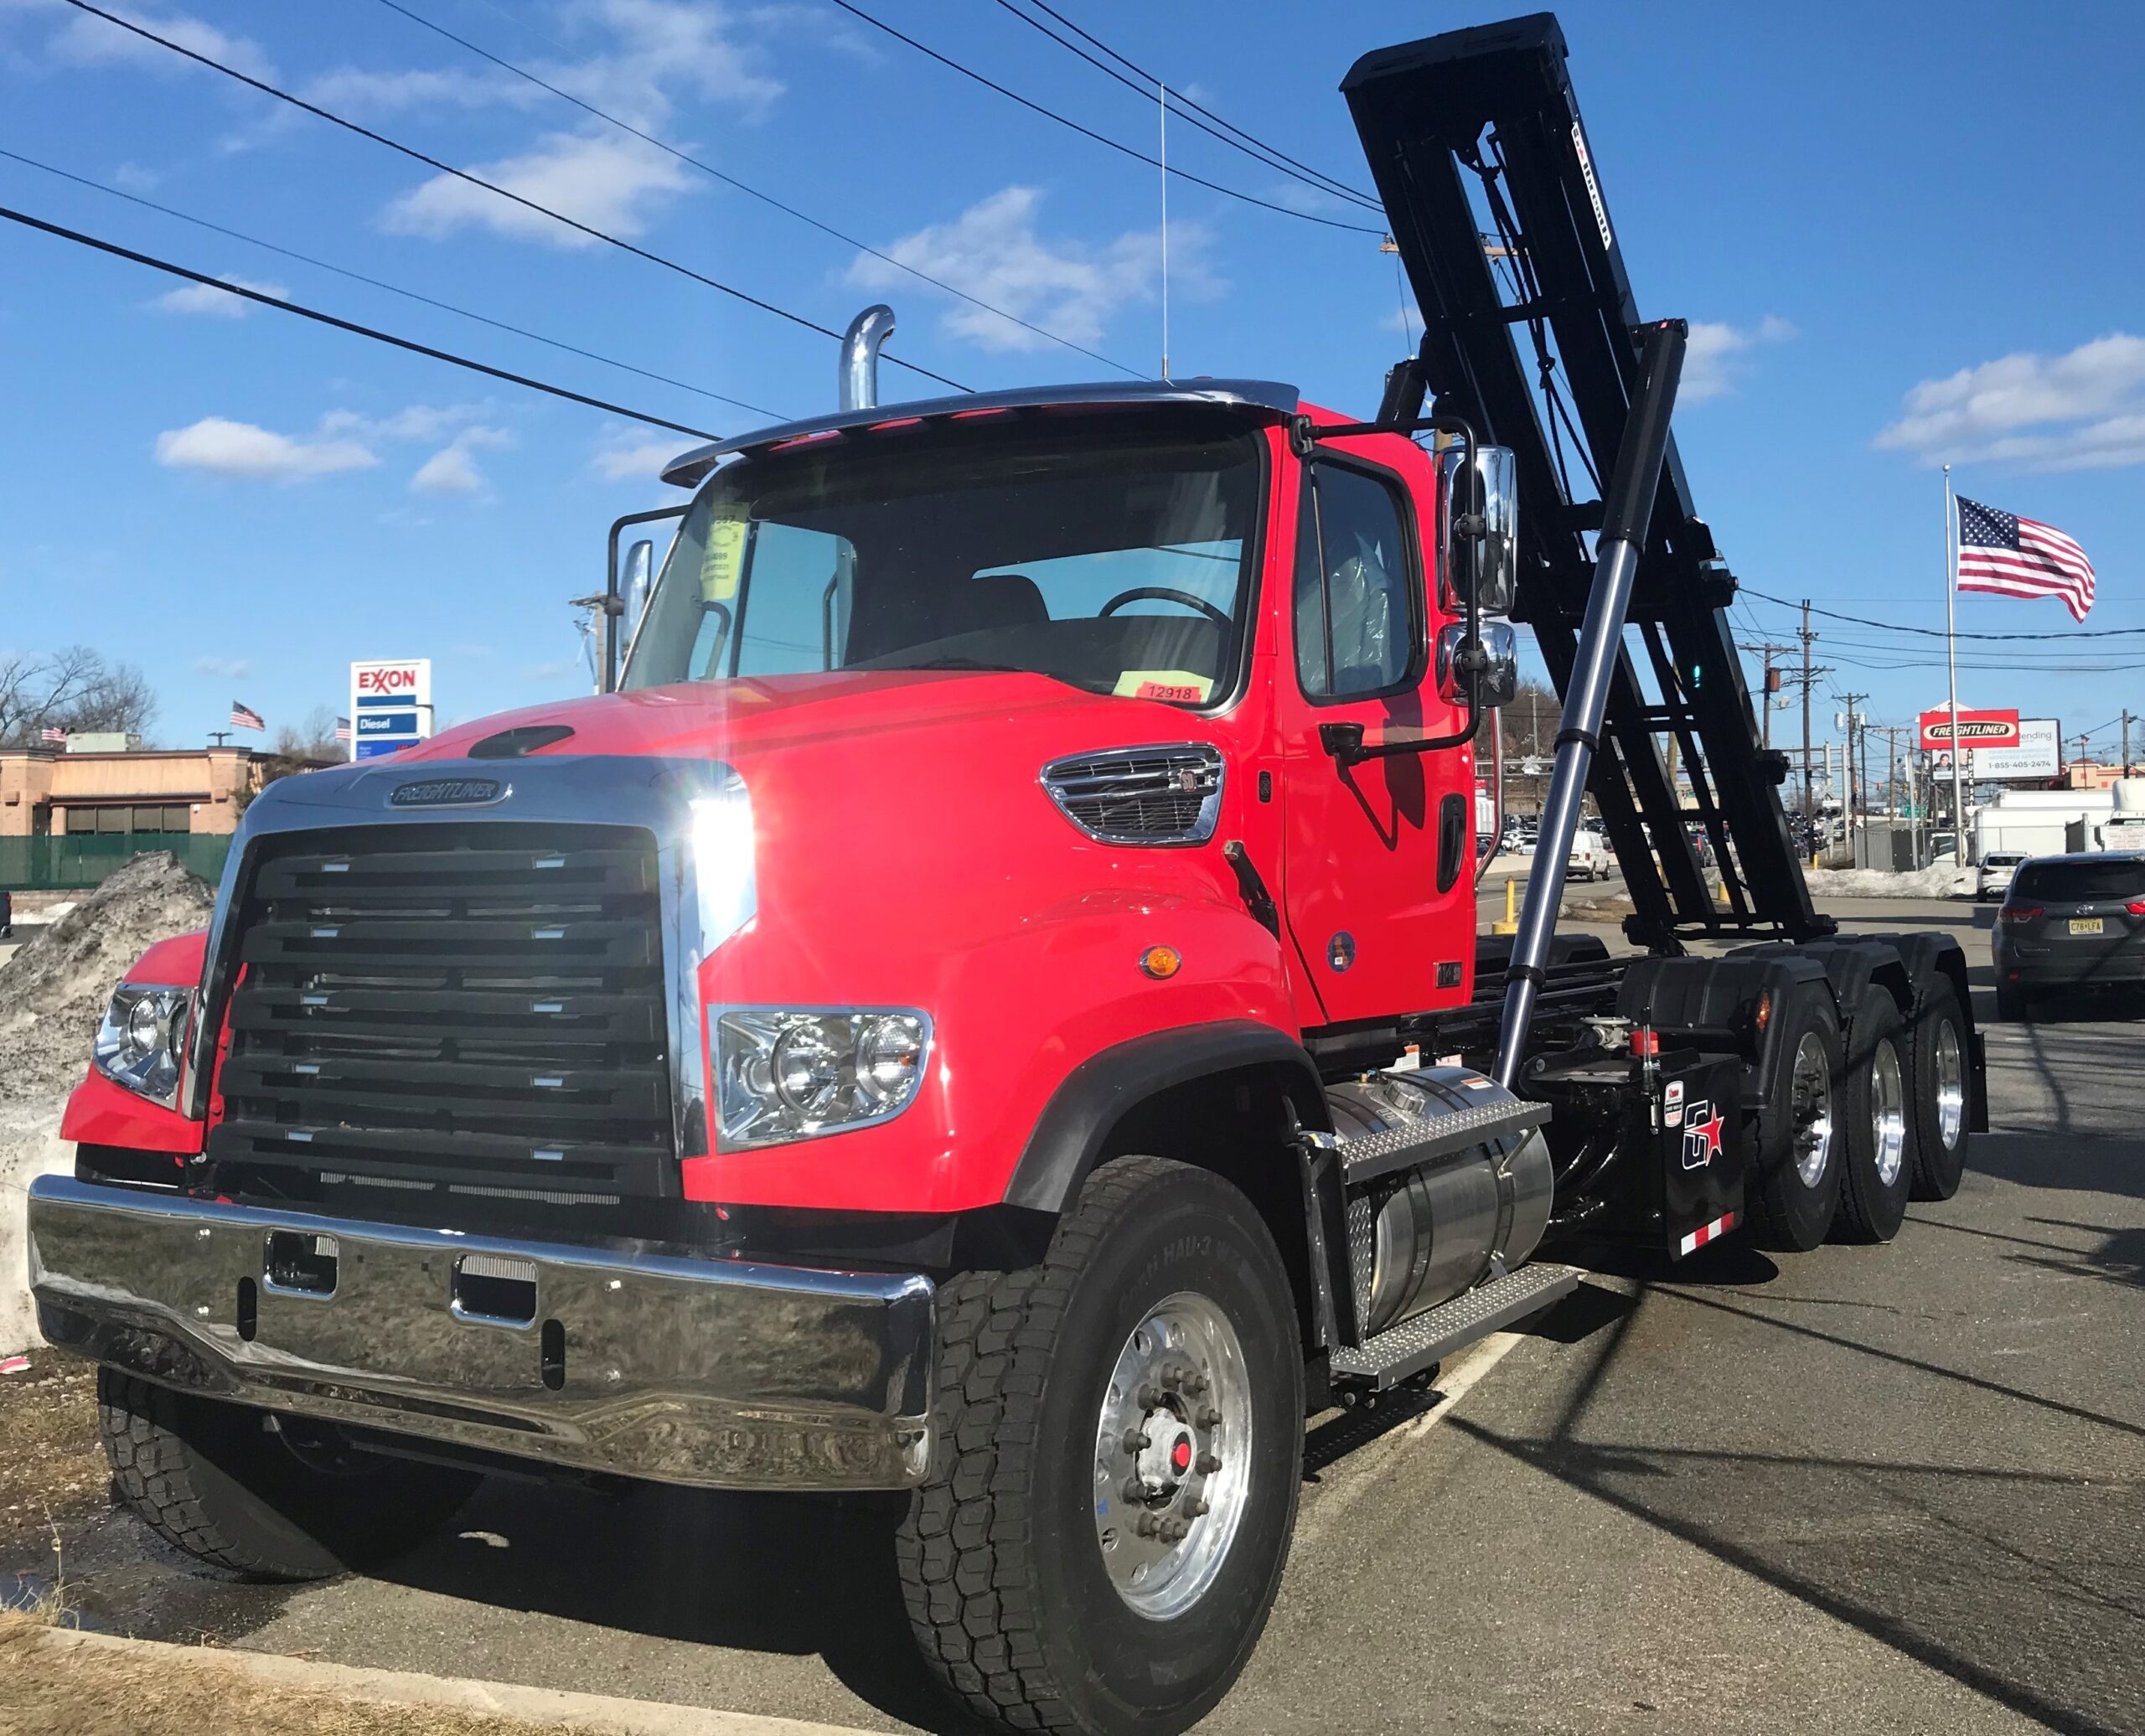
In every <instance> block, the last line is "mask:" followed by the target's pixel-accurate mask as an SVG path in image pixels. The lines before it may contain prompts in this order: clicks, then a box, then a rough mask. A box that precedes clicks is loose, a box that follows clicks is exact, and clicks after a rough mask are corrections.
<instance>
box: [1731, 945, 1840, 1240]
mask: <svg viewBox="0 0 2145 1736" xmlns="http://www.w3.org/2000/svg"><path fill="white" fill-rule="evenodd" d="M1781 999H1782V1002H1783V1005H1781V1007H1780V1008H1779V1010H1777V1011H1776V1012H1775V1015H1774V1016H1775V1017H1776V1018H1779V1019H1781V1020H1783V1021H1784V1022H1783V1025H1782V1027H1781V1033H1780V1036H1779V1038H1778V1039H1777V1041H1778V1042H1779V1044H1780V1051H1779V1061H1778V1063H1777V1065H1776V1066H1775V1068H1774V1073H1773V1081H1772V1088H1771V1090H1770V1094H1769V1095H1768V1097H1767V1098H1766V1101H1765V1108H1764V1110H1763V1112H1762V1113H1761V1114H1760V1118H1759V1124H1758V1149H1757V1162H1756V1165H1755V1168H1754V1170H1753V1171H1752V1173H1751V1175H1750V1180H1749V1182H1748V1183H1747V1185H1746V1187H1745V1198H1746V1199H1747V1201H1748V1202H1749V1205H1750V1224H1751V1228H1752V1231H1753V1232H1754V1233H1755V1235H1756V1237H1757V1239H1758V1240H1759V1242H1760V1243H1762V1244H1763V1245H1764V1246H1765V1247H1767V1248H1778V1249H1781V1250H1783V1251H1785V1252H1788V1253H1806V1252H1808V1250H1810V1249H1811V1248H1815V1247H1816V1246H1817V1244H1818V1243H1821V1242H1822V1241H1823V1240H1824V1239H1825V1237H1826V1236H1827V1234H1828V1233H1830V1232H1831V1230H1832V1219H1833V1218H1834V1217H1836V1216H1837V1214H1838V1211H1839V1199H1840V1129H1839V1114H1840V1103H1839V1088H1840V1074H1841V1062H1840V1026H1839V1015H1838V1013H1837V1011H1836V1010H1834V1008H1833V1005H1832V995H1830V994H1829V993H1827V991H1826V989H1824V988H1823V986H1822V984H1803V985H1801V986H1800V987H1798V988H1796V989H1791V990H1790V991H1788V992H1787V993H1786V994H1785V995H1783V996H1782V997H1781Z"/></svg>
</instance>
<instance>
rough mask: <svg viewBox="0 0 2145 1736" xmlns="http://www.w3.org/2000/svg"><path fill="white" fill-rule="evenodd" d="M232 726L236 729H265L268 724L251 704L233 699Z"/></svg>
mask: <svg viewBox="0 0 2145 1736" xmlns="http://www.w3.org/2000/svg"><path fill="white" fill-rule="evenodd" d="M231 727H232V728H233V729H235V730H265V729H266V728H267V727H268V726H267V725H266V724H265V723H263V722H262V721H261V714H260V713H259V712H258V711H256V710H254V709H253V707H252V706H251V705H240V703H239V702H238V701H237V700H232V701H231Z"/></svg>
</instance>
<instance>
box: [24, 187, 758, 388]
mask: <svg viewBox="0 0 2145 1736" xmlns="http://www.w3.org/2000/svg"><path fill="white" fill-rule="evenodd" d="M0 157H4V158H7V159H8V161H9V162H11V163H21V164H22V165H23V167H24V168H34V169H39V170H41V171H42V172H43V173H46V174H48V175H56V176H58V177H59V178H60V179H61V180H63V181H72V182H73V183H75V185H76V186H78V187H87V188H89V189H91V190H92V191H93V192H96V193H103V194H110V195H111V197H112V198H114V199H125V200H126V201H127V203H128V204H133V205H139V206H141V207H142V209H145V210H150V211H155V212H158V213H159V214H162V215H163V216H166V217H175V218H177V219H178V220H179V221H180V222H181V223H191V224H193V225H194V226H195V227H196V228H198V229H205V230H209V232H210V233H211V234H214V235H226V236H229V237H230V239H231V240H235V241H243V242H245V243H246V245H248V246H250V247H261V248H265V249H266V251H269V252H271V253H275V254H280V255H281V256H282V257H283V258H285V259H292V260H296V261H297V262H298V263H299V264H300V265H303V266H313V268H314V269H315V270H317V271H333V273H334V274H335V275H336V276H339V277H347V278H349V280H350V281H351V282H353V283H363V284H365V285H367V286H368V287H371V288H373V289H384V290H385V291H386V292H388V293H389V294H390V295H397V296H401V297H404V298H405V299H406V300H408V301H412V302H421V303H422V304H423V305H424V306H425V307H437V308H438V309H439V310H440V311H441V312H442V313H452V314H456V315H457V316H459V317H460V318H463V319H473V320H475V321H476V322H477V323H478V324H479V325H488V326H490V327H492V328H494V330H497V331H502V332H510V333H513V334H514V336H515V337H517V338H528V339H529V340H530V342H531V343H532V344H547V345H549V346H550V348H551V349H562V350H564V351H566V353H567V354H569V355H577V356H583V357H586V358H587V359H588V360H590V361H592V362H601V363H602V364H604V366H606V367H607V368H622V369H624V370H625V371H626V372H627V373H628V374H638V375H640V376H641V378H642V379H643V380H654V381H656V382H657V383H658V384H659V385H673V386H675V387H677V388H678V390H680V391H684V392H692V393H695V395H698V396H700V397H703V398H712V399H714V400H716V402H717V403H718V404H728V405H731V406H733V407H735V408H737V409H739V410H749V411H752V414H753V415H754V416H766V417H767V418H768V420H769V421H777V422H778V421H785V420H786V419H787V418H786V417H785V416H783V412H782V411H778V410H769V409H768V408H767V406H764V405H762V404H748V403H747V402H746V401H745V400H743V399H742V398H732V397H731V396H729V395H727V394H726V393H723V392H717V391H711V390H709V389H708V388H707V387H706V386H700V385H694V384H692V382H691V381H690V380H678V379H675V378H673V377H672V376H671V375H668V374H658V373H656V372H655V371H654V369H649V368H641V367H636V366H635V365H634V364H633V363H631V362H622V361H620V360H618V358H617V357H615V356H607V355H604V354H601V353H600V352H598V351H596V350H593V349H582V348H581V345H579V344H569V343H567V342H566V340H565V339H564V338H547V337H545V335H544V334H543V333H541V332H532V331H530V330H529V329H528V328H526V327H524V326H518V325H511V324H509V323H508V322H506V321H505V320H504V319H494V318H492V317H491V315H489V314H488V313H476V312H474V311H473V309H470V308H468V307H457V306H455V304H454V303H453V302H442V301H441V300H439V299H438V297H435V296H428V295H421V294H419V293H418V292H416V290H414V289H404V288H403V287H401V285H399V284H395V283H390V282H386V281H385V279H383V278H379V277H369V276H366V275H365V274H364V272H363V271H352V270H350V269H349V267H348V266H339V265H333V264H330V263H329V262H328V261H327V260H324V259H315V258H314V257H313V256H312V255H311V254H309V253H301V252H299V251H297V249H296V248H295V247H285V246H282V245H280V244H279V243H277V242H275V241H268V240H262V239H261V237H260V236H259V235H248V234H246V231H245V230H238V229H231V228H229V227H227V226H226V225H224V224H220V223H212V222H210V221H209V220H208V219H207V218H206V217H196V216H194V214H192V213H191V212H189V211H182V210H180V209H178V207H177V206H175V205H166V204H158V202H157V201H156V200H155V199H144V198H142V196H141V195H140V194H133V193H127V192H123V191H121V189H119V188H116V187H107V186H106V184H105V183H103V182H101V181H93V180H91V179H90V178H89V177H88V176H86V175H77V174H73V173H70V172H69V171H67V170H66V169H64V168H55V167H54V165H53V164H51V163H40V162H39V161H38V159H37V158H34V157H25V156H23V154H22V153H21V152H19V151H10V150H8V149H6V148H4V147H0ZM217 282H218V284H219V285H220V287H225V288H229V287H230V285H228V284H225V283H224V282H223V280H222V279H220V278H219V279H218V280H217Z"/></svg>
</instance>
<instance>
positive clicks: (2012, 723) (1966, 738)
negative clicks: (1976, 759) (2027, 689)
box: [1915, 705, 2018, 749]
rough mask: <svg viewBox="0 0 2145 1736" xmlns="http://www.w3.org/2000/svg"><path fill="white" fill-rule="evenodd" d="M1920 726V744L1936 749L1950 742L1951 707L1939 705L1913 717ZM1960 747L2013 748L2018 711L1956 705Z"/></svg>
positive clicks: (2016, 733) (1951, 743)
mask: <svg viewBox="0 0 2145 1736" xmlns="http://www.w3.org/2000/svg"><path fill="white" fill-rule="evenodd" d="M1915 721H1916V722H1917V723H1919V724H1920V726H1921V745H1922V746H1923V747H1927V748H1931V749H1936V748H1946V747H1951V746H1952V745H1953V742H1952V739H1951V735H1952V729H1951V707H1950V706H1949V705H1939V706H1938V707H1937V708H1936V710H1934V711H1925V712H1923V713H1922V714H1921V716H1920V717H1919V718H1917V719H1916V720H1915ZM1956 745H1958V746H1959V747H2017V746H2018V713H2017V712H2016V711H1969V710H1967V708H1966V707H1965V706H1964V705H1962V706H1960V707H1959V723H1958V741H1957V744H1956Z"/></svg>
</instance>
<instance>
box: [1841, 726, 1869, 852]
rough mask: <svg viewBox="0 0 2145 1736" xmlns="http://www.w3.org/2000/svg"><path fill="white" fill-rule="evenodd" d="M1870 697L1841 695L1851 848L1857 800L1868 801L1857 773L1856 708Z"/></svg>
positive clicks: (1843, 759)
mask: <svg viewBox="0 0 2145 1736" xmlns="http://www.w3.org/2000/svg"><path fill="white" fill-rule="evenodd" d="M1868 697H1869V695H1868V694H1866V693H1843V694H1842V695H1840V700H1841V703H1842V704H1843V705H1846V707H1847V719H1846V722H1847V739H1846V740H1845V741H1842V742H1841V743H1840V782H1841V783H1844V784H1845V785H1846V786H1847V809H1846V813H1845V816H1844V818H1845V819H1846V823H1847V837H1848V845H1849V846H1850V847H1851V846H1852V845H1853V843H1854V816H1855V809H1856V806H1857V803H1856V798H1857V796H1858V795H1863V799H1864V800H1865V801H1866V800H1867V796H1866V794H1863V792H1862V789H1861V779H1860V778H1858V777H1857V775H1856V772H1855V758H1854V726H1855V725H1856V724H1857V723H1858V721H1860V720H1859V718H1858V716H1857V715H1856V713H1855V709H1854V708H1855V707H1856V706H1857V705H1860V704H1861V703H1862V702H1863V700H1866V699H1868Z"/></svg>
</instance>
